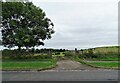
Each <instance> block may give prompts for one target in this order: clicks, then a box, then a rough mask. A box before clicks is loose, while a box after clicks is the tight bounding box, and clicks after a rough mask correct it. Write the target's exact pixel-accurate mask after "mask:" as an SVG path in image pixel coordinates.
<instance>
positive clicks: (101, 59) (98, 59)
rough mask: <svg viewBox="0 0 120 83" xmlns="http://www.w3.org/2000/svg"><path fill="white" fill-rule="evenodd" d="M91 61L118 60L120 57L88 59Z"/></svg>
mask: <svg viewBox="0 0 120 83" xmlns="http://www.w3.org/2000/svg"><path fill="white" fill-rule="evenodd" d="M86 60H90V61H118V60H120V58H109V57H108V58H92V59H86Z"/></svg>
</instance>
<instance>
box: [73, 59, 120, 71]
mask: <svg viewBox="0 0 120 83" xmlns="http://www.w3.org/2000/svg"><path fill="white" fill-rule="evenodd" d="M72 60H75V61H78V62H80V63H82V64H83V65H87V66H91V67H94V68H104V69H119V64H120V63H119V62H111V61H109V62H108V61H107V62H105V61H104V62H85V61H83V60H82V59H80V58H78V57H74V58H72Z"/></svg>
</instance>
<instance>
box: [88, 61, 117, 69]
mask: <svg viewBox="0 0 120 83" xmlns="http://www.w3.org/2000/svg"><path fill="white" fill-rule="evenodd" d="M87 64H90V65H93V66H96V67H103V68H118V62H87Z"/></svg>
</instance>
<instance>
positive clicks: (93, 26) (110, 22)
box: [30, 0, 118, 49]
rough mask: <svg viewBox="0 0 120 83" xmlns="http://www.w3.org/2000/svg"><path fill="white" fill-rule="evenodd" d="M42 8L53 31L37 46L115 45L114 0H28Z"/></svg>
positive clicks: (115, 10) (116, 30)
mask: <svg viewBox="0 0 120 83" xmlns="http://www.w3.org/2000/svg"><path fill="white" fill-rule="evenodd" d="M30 1H32V2H33V4H34V5H36V6H38V7H40V8H41V9H43V11H45V13H46V17H48V18H50V19H51V20H52V22H53V23H54V25H55V26H54V30H55V33H54V34H53V35H52V38H51V39H50V40H45V41H44V42H45V45H44V46H40V47H38V48H65V49H75V48H78V49H84V48H93V47H100V46H111V45H118V1H117V0H61V1H60V0H59V1H58V0H44V1H41V0H30Z"/></svg>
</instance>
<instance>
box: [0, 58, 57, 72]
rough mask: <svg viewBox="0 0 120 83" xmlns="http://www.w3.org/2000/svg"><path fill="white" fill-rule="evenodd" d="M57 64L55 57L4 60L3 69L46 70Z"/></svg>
mask: <svg viewBox="0 0 120 83" xmlns="http://www.w3.org/2000/svg"><path fill="white" fill-rule="evenodd" d="M55 66H56V60H55V59H44V60H39V59H36V60H32V59H31V60H3V61H2V70H37V71H40V70H45V69H50V68H53V67H55Z"/></svg>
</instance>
